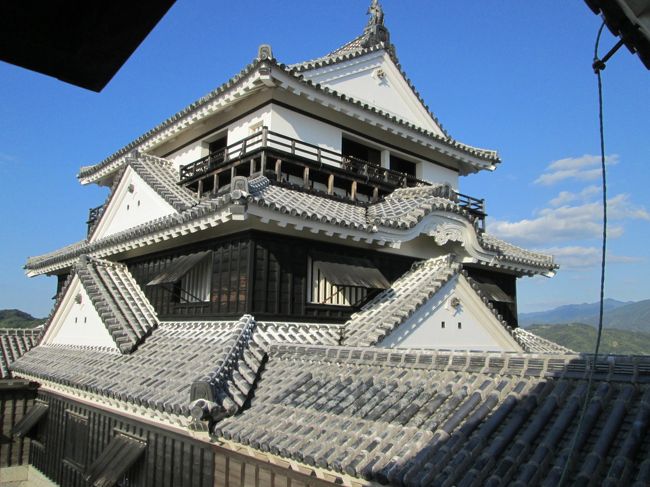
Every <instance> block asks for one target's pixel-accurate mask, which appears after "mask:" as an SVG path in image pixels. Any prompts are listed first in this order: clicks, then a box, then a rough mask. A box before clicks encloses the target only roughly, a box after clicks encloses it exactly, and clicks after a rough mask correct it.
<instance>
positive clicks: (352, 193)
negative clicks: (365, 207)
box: [350, 181, 357, 201]
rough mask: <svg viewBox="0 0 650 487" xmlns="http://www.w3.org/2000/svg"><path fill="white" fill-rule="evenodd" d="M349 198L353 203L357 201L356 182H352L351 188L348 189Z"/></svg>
mask: <svg viewBox="0 0 650 487" xmlns="http://www.w3.org/2000/svg"><path fill="white" fill-rule="evenodd" d="M350 197H351V198H352V200H353V201H354V200H356V199H357V182H356V181H352V187H351V188H350Z"/></svg>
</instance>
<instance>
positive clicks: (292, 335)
mask: <svg viewBox="0 0 650 487" xmlns="http://www.w3.org/2000/svg"><path fill="white" fill-rule="evenodd" d="M342 336H343V325H335V324H322V323H291V322H270V321H258V322H257V335H256V337H257V339H258V340H259V342H260V344H261V345H263V346H264V347H269V346H270V345H271V344H273V343H302V344H305V345H339V344H340V342H341V337H342Z"/></svg>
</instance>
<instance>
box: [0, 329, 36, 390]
mask: <svg viewBox="0 0 650 487" xmlns="http://www.w3.org/2000/svg"><path fill="white" fill-rule="evenodd" d="M42 331H43V329H42V327H38V328H35V329H23V328H21V329H13V328H4V329H0V380H2V379H11V371H10V370H9V366H10V365H11V364H12V363H13V362H15V361H16V360H18V359H19V358H20V357H22V356H23V355H24V354H25V353H26V352H27V351H28V350H30V349H31V348H32V347H34V346H36V344H37V343H38V341H39V340H40V339H41V334H42Z"/></svg>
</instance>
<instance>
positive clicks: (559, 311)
mask: <svg viewBox="0 0 650 487" xmlns="http://www.w3.org/2000/svg"><path fill="white" fill-rule="evenodd" d="M603 308H604V310H605V313H604V317H603V327H604V328H608V329H613V330H628V331H641V332H645V333H650V299H646V300H643V301H636V302H635V301H627V302H624V301H617V300H615V299H606V300H605V302H604V306H603ZM598 309H599V304H598V303H584V304H570V305H567V306H560V307H559V308H555V309H551V310H549V311H538V312H535V313H520V314H519V326H522V327H525V328H528V327H530V326H531V325H534V324H562V323H564V324H567V323H584V324H587V325H592V326H597V325H598Z"/></svg>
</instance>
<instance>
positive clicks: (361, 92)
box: [305, 51, 443, 135]
mask: <svg viewBox="0 0 650 487" xmlns="http://www.w3.org/2000/svg"><path fill="white" fill-rule="evenodd" d="M378 70H381V72H382V73H383V77H381V76H378ZM305 77H307V78H309V79H312V80H313V81H315V82H317V83H321V84H323V85H325V86H328V87H330V88H332V89H335V90H337V91H339V92H342V93H345V94H347V95H349V96H351V97H352V98H354V99H356V100H359V101H363V102H367V103H369V104H371V105H373V106H375V107H378V108H380V109H382V110H383V111H386V112H389V113H391V114H394V115H397V116H398V117H400V118H403V119H405V120H408V121H410V122H413V123H414V124H416V125H418V126H420V127H422V128H425V129H427V130H430V131H432V132H434V133H436V134H438V135H443V133H442V130H441V129H440V127H439V126H438V125H437V124H436V123H435V122H434V120H433V119H432V118H431V116H430V115H429V113H428V112H427V110H426V108H425V107H424V106H423V105H422V103H421V102H420V100H418V98H417V96H416V95H415V94H414V93H413V91H412V90H411V88H410V87H409V85H408V83H407V82H406V81H405V80H404V78H403V76H402V75H401V73H400V72H399V70H398V69H397V67H396V66H395V64H394V63H393V61H392V60H391V59H390V57H389V56H388V55H387V54H386V53H385V52H381V51H379V52H374V53H371V54H367V55H365V56H363V57H360V58H355V59H352V60H350V61H347V62H344V63H339V64H337V65H334V66H326V67H324V68H320V69H315V70H313V71H310V72H307V73H305Z"/></svg>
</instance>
